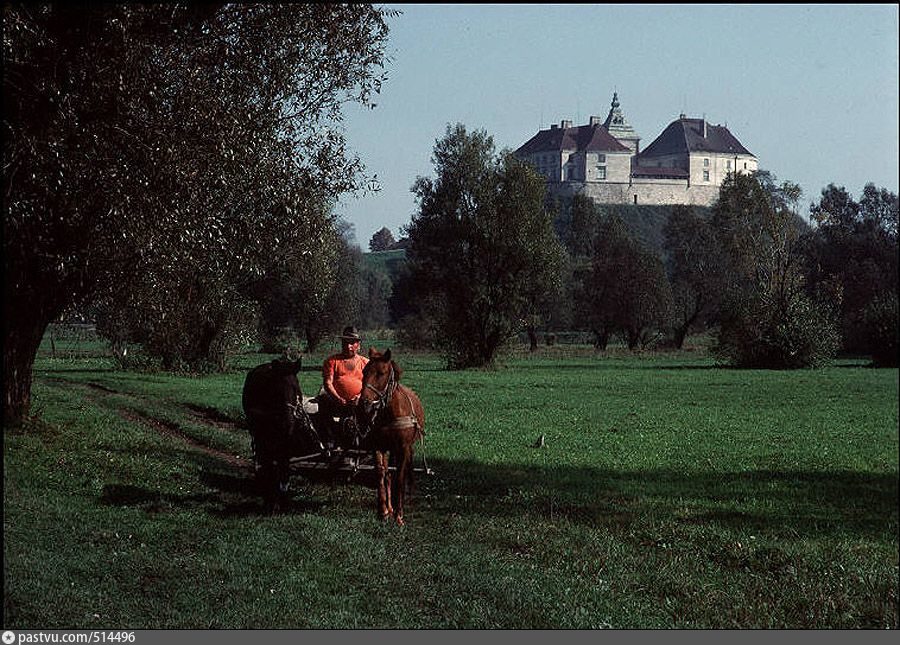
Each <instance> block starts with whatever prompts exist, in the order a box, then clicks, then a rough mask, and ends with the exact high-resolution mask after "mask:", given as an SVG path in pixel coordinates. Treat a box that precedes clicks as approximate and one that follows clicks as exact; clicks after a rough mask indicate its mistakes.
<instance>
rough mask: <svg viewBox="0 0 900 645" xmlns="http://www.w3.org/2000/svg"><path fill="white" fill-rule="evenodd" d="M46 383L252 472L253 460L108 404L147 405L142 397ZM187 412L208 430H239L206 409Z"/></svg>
mask: <svg viewBox="0 0 900 645" xmlns="http://www.w3.org/2000/svg"><path fill="white" fill-rule="evenodd" d="M46 380H47V381H48V382H49V383H50V384H51V385H54V386H58V387H64V388H74V389H78V390H82V391H83V392H84V395H85V397H86V398H87V399H88V400H89V401H91V402H92V403H94V404H95V405H101V406H103V407H106V408H108V409H112V410H114V411H115V412H116V413H117V414H118V415H119V416H120V417H122V418H123V419H125V420H126V421H128V422H129V423H138V424H141V425H143V426H145V427H148V428H150V429H152V430H154V431H155V432H157V433H159V434H162V435H164V436H166V437H169V438H171V439H175V440H176V441H178V442H179V443H183V444H185V445H187V446H188V447H189V448H191V449H193V450H197V451H199V452H202V453H204V454H206V455H208V456H210V457H213V458H214V459H217V460H219V461H222V462H225V463H227V464H228V465H229V466H232V467H233V468H237V469H238V470H252V469H253V461H252V460H250V459H247V458H245V457H241V456H240V455H234V454H231V453H229V452H226V451H224V450H219V449H218V448H213V447H212V446H209V445H207V444H205V443H203V442H202V441H199V440H198V439H195V438H194V437H191V436H190V435H188V434H187V433H186V432H184V431H183V430H182V429H181V426H179V425H178V424H177V423H175V422H173V421H167V420H164V419H158V418H156V417H154V416H151V415H149V414H147V413H144V412H141V411H139V410H136V409H134V408H132V409H125V408H121V407H118V406H115V405H111V404H110V403H109V399H110V398H111V397H113V396H120V397H126V398H128V399H131V400H132V401H135V402H147V401H148V400H147V399H146V398H145V397H141V396H138V395H135V394H131V393H128V392H120V391H118V390H115V389H112V388H110V387H107V386H106V385H101V384H100V383H93V382H90V381H89V382H87V383H73V382H72V381H69V380H66V379H46ZM186 409H187V410H188V412H189V413H190V414H191V416H192V418H194V419H195V420H197V421H198V422H200V423H202V424H204V425H206V426H208V427H212V428H215V429H217V430H226V429H227V431H231V432H233V431H237V430H239V426H238V424H236V423H234V422H232V421H229V420H227V417H225V415H221V414H219V415H218V417H216V418H215V419H213V418H212V413H211V412H210V410H209V409H207V408H201V407H199V406H192V405H188V406H186Z"/></svg>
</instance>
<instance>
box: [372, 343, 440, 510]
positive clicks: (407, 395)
mask: <svg viewBox="0 0 900 645" xmlns="http://www.w3.org/2000/svg"><path fill="white" fill-rule="evenodd" d="M402 373H403V372H402V371H401V369H400V368H399V367H398V366H397V363H395V362H394V361H393V360H391V350H387V351H386V352H385V353H384V354H381V353H379V352H378V351H377V350H376V349H375V348H374V347H373V348H371V349H369V363H368V364H367V365H366V367H365V369H364V370H363V389H362V394H361V396H360V401H359V406H358V407H357V419H358V421H359V424H360V426H361V428H362V430H363V432H365V433H366V437H365V440H364V441H363V446H364V447H366V448H368V449H371V450H372V451H373V452H374V453H375V471H376V474H377V476H378V513H379V515H380V516H381V518H382V519H387V518H388V517H389V516H391V515H393V516H394V519H396V520H397V523H398V524H400V525H402V524H403V498H404V496H405V494H406V487H407V479H408V478H409V477H410V473H411V470H412V459H413V444H415V442H416V441H418V440H419V439H421V438H422V437H423V436H424V434H425V411H424V409H423V408H422V402H421V401H420V400H419V397H418V396H417V395H416V393H415V392H413V391H412V390H411V389H409V388H408V387H406V386H405V385H401V384H400V376H401V374H402ZM391 465H393V466H395V468H396V477H392V476H391V471H390V466H391Z"/></svg>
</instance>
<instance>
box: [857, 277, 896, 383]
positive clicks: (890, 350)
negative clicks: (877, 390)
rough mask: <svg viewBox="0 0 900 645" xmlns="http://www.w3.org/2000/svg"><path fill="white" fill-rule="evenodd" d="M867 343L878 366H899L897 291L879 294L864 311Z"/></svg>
mask: <svg viewBox="0 0 900 645" xmlns="http://www.w3.org/2000/svg"><path fill="white" fill-rule="evenodd" d="M862 318H863V330H864V331H863V333H864V335H865V344H866V347H867V348H868V350H869V353H870V354H871V355H872V363H873V364H874V365H876V366H877V367H897V365H898V360H897V293H896V292H893V291H890V292H887V293H884V294H881V295H879V296H877V297H876V298H875V299H874V300H873V301H872V302H870V303H869V305H868V306H867V307H866V308H865V310H864V311H863V316H862Z"/></svg>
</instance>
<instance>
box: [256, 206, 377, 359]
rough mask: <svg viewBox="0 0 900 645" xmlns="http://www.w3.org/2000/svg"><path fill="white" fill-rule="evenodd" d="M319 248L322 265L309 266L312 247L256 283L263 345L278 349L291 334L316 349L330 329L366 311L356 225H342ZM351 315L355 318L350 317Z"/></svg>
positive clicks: (335, 228) (340, 325)
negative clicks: (314, 268) (355, 240)
mask: <svg viewBox="0 0 900 645" xmlns="http://www.w3.org/2000/svg"><path fill="white" fill-rule="evenodd" d="M323 237H324V240H323V243H322V244H321V245H320V247H319V248H318V249H317V250H316V253H317V255H318V260H319V261H320V264H319V267H321V268H320V270H319V271H316V272H313V271H310V270H309V261H308V258H307V257H306V255H307V254H308V251H307V250H306V249H300V250H299V251H300V254H299V255H298V256H296V257H295V258H294V259H293V260H292V261H289V262H288V263H286V264H284V265H281V266H273V267H271V268H270V270H269V272H267V274H266V275H265V276H263V277H262V278H261V279H260V280H257V281H256V282H254V283H253V284H252V285H251V286H250V293H251V295H252V297H253V299H254V300H255V301H256V302H258V303H259V305H260V311H261V315H260V339H261V340H262V344H263V347H265V348H267V349H268V350H271V351H274V352H281V351H284V349H285V347H282V346H278V344H279V343H280V342H282V339H283V337H285V336H286V338H284V339H285V340H290V339H293V340H294V341H295V342H296V339H298V338H304V339H305V340H306V345H307V350H308V351H312V350H314V349H315V348H316V346H317V345H318V344H319V342H320V341H321V339H322V338H323V337H324V336H325V335H326V334H327V333H329V332H336V331H338V330H340V329H341V328H342V327H343V326H345V325H347V324H351V322H352V321H355V320H356V319H357V318H358V316H359V315H360V310H361V307H362V302H361V297H362V293H361V289H362V284H361V279H362V278H361V274H362V271H363V261H362V253H361V251H360V250H359V249H358V248H357V247H356V246H355V245H354V244H353V243H352V242H351V238H352V232H351V229H350V226H349V225H348V224H346V223H343V222H337V224H336V226H335V227H334V228H333V229H332V230H331V231H330V233H329V234H328V235H327V236H323ZM348 321H350V322H348Z"/></svg>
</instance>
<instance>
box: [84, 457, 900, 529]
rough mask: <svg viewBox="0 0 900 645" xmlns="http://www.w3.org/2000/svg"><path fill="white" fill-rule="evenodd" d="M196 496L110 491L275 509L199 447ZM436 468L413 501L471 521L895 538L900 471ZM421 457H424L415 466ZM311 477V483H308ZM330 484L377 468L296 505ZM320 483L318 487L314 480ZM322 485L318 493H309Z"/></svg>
mask: <svg viewBox="0 0 900 645" xmlns="http://www.w3.org/2000/svg"><path fill="white" fill-rule="evenodd" d="M192 458H193V459H194V460H196V464H197V467H198V472H199V475H198V479H199V481H200V483H201V484H202V485H203V486H204V487H205V488H206V490H205V491H203V492H199V493H185V494H173V493H163V492H160V491H156V490H151V489H147V488H144V487H141V486H135V485H122V484H110V485H107V486H105V487H104V489H103V492H102V494H101V502H102V503H104V504H109V505H115V506H123V507H136V508H141V509H143V510H144V511H145V512H147V513H150V514H153V513H163V512H167V511H169V512H171V511H173V510H195V511H200V512H206V513H209V514H210V515H213V516H217V517H221V518H233V517H248V516H264V515H267V514H268V511H267V510H266V508H265V506H264V504H263V502H262V500H261V498H260V496H259V495H258V494H257V489H256V485H255V482H254V479H253V474H252V473H251V472H249V471H235V470H231V469H229V468H227V467H226V466H223V464H221V463H219V462H217V461H216V460H214V459H211V458H208V457H207V456H205V455H194V456H193V457H192ZM432 462H433V463H431V464H430V465H431V466H432V468H433V469H434V471H435V472H436V474H435V475H432V476H427V475H424V474H421V473H418V474H417V475H416V476H415V478H414V483H413V488H412V494H411V496H410V497H409V498H408V499H409V504H410V509H411V510H413V509H414V510H413V512H415V513H417V514H418V513H422V514H428V515H430V516H432V517H440V516H446V517H448V518H449V517H451V516H454V517H463V518H465V517H469V518H471V519H473V520H476V521H479V522H484V521H488V522H489V521H492V520H494V519H497V518H503V519H506V520H510V521H512V522H522V523H527V522H532V521H534V520H535V519H547V518H549V519H551V520H556V519H564V520H566V521H568V522H571V523H573V524H575V525H580V526H587V527H591V528H596V529H598V530H610V531H622V530H630V529H632V528H633V527H635V526H637V527H644V528H646V527H647V526H654V525H655V526H659V525H670V526H675V525H678V526H682V527H702V526H704V525H708V526H710V527H711V528H715V529H717V530H719V529H726V530H734V531H753V532H758V533H759V534H769V535H773V534H774V535H780V536H784V537H787V538H791V537H793V538H800V537H816V538H820V537H823V536H825V535H846V536H848V537H850V538H877V539H884V536H885V535H886V534H893V535H894V536H896V532H897V523H898V510H897V505H898V479H897V477H896V476H892V475H888V474H866V473H857V472H848V471H837V472H790V471H784V472H782V471H751V472H738V473H701V474H696V475H692V474H686V473H682V472H673V471H667V470H657V471H641V472H626V471H613V470H603V469H599V468H591V467H574V466H555V467H540V466H520V465H514V464H512V465H504V464H499V465H498V464H494V465H488V464H484V463H481V462H476V461H467V460H444V461H441V460H432ZM417 465H418V462H417ZM301 482H305V483H306V484H307V485H301ZM317 486H318V487H323V486H328V487H331V489H332V490H334V488H335V487H340V486H362V487H366V488H372V487H373V486H374V478H373V476H372V473H368V472H365V471H363V472H359V473H357V474H356V475H355V476H353V477H352V478H348V477H347V474H346V473H343V472H323V471H317V472H312V473H306V474H294V475H293V478H292V493H291V495H292V500H293V501H292V505H291V506H290V508H288V509H287V510H286V511H285V512H288V513H301V514H302V513H316V512H319V511H320V510H321V509H322V508H323V506H324V505H325V504H329V503H332V502H329V501H327V498H328V497H329V493H328V489H322V488H319V489H316V488H315V487H317ZM310 487H312V488H310ZM311 490H315V491H316V492H315V493H314V494H315V496H316V497H318V498H321V497H325V498H326V501H320V500H316V499H311V498H310V491H311Z"/></svg>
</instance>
